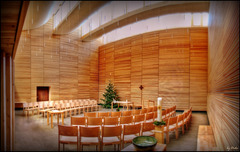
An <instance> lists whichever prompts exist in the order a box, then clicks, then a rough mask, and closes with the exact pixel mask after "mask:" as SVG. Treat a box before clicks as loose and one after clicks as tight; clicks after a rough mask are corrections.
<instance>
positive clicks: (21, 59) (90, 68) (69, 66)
mask: <svg viewBox="0 0 240 152" xmlns="http://www.w3.org/2000/svg"><path fill="white" fill-rule="evenodd" d="M52 24H53V21H52V19H50V20H49V21H48V22H47V23H46V24H45V25H44V26H41V27H40V28H37V29H33V30H29V31H23V32H22V34H21V38H20V44H19V47H18V50H17V54H16V58H15V67H16V68H15V70H16V76H15V83H16V89H15V90H16V91H15V94H16V102H34V101H36V87H37V86H49V87H50V95H49V96H50V100H60V99H61V100H65V99H77V98H85V99H86V98H91V99H96V100H97V99H98V47H99V45H100V43H99V42H98V41H92V42H81V41H80V40H79V30H76V31H74V32H72V33H71V34H68V35H64V36H55V35H52V30H53V29H52V28H53V26H52ZM28 33H29V34H28ZM90 43H91V44H90Z"/></svg>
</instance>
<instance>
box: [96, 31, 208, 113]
mask: <svg viewBox="0 0 240 152" xmlns="http://www.w3.org/2000/svg"><path fill="white" fill-rule="evenodd" d="M207 46H208V29H207V28H200V27H196V28H179V29H169V30H162V31H156V32H150V33H145V34H141V35H137V36H133V37H130V38H126V39H123V40H119V41H117V42H113V43H109V44H106V45H103V46H100V47H99V99H100V98H102V93H103V92H104V91H105V87H106V85H107V82H108V80H111V81H112V82H114V84H115V87H116V89H117V91H118V94H119V96H120V98H121V100H126V99H127V100H128V101H134V102H135V104H137V105H142V104H144V105H145V106H147V101H148V100H154V101H156V100H157V97H159V96H160V97H163V101H164V104H163V107H164V108H166V107H170V106H172V105H175V104H176V105H177V109H178V110H184V109H188V108H189V107H190V106H192V107H193V110H196V111H206V108H207V62H208V60H207V58H208V55H207V50H208V47H207ZM140 85H143V87H144V89H143V90H140V89H139V86H140Z"/></svg>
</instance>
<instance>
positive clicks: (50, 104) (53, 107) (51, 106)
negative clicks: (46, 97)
mask: <svg viewBox="0 0 240 152" xmlns="http://www.w3.org/2000/svg"><path fill="white" fill-rule="evenodd" d="M48 108H49V109H51V110H53V109H55V106H54V102H53V101H48Z"/></svg>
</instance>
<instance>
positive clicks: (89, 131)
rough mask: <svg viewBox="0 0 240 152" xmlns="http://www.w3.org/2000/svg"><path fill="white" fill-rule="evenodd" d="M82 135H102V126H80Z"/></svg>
mask: <svg viewBox="0 0 240 152" xmlns="http://www.w3.org/2000/svg"><path fill="white" fill-rule="evenodd" d="M80 137H100V127H82V126H80Z"/></svg>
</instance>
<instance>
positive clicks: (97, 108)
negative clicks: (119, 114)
mask: <svg viewBox="0 0 240 152" xmlns="http://www.w3.org/2000/svg"><path fill="white" fill-rule="evenodd" d="M92 101H93V105H94V107H95V108H96V110H98V111H99V110H100V107H101V105H98V103H97V100H92Z"/></svg>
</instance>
